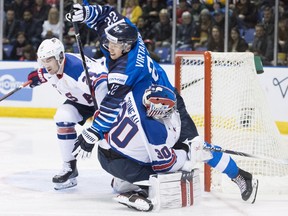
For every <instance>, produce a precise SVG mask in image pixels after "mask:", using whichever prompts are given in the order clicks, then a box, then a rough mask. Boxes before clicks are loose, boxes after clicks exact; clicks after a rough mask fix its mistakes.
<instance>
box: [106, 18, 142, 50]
mask: <svg viewBox="0 0 288 216" xmlns="http://www.w3.org/2000/svg"><path fill="white" fill-rule="evenodd" d="M137 39H138V31H137V29H136V28H135V27H133V26H131V25H129V24H128V23H126V22H121V23H118V24H115V25H112V26H109V27H108V28H106V29H105V38H104V40H102V45H103V46H104V48H105V49H108V42H112V43H115V44H120V45H122V49H123V50H126V48H127V47H132V46H133V45H134V44H135V43H136V42H137Z"/></svg>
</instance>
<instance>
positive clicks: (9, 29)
mask: <svg viewBox="0 0 288 216" xmlns="http://www.w3.org/2000/svg"><path fill="white" fill-rule="evenodd" d="M19 24H20V22H19V20H17V19H16V18H15V11H14V10H13V9H8V10H7V12H6V17H5V20H4V22H3V44H12V43H13V42H14V41H15V40H16V33H17V32H18V29H19Z"/></svg>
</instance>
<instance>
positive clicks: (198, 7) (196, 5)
mask: <svg viewBox="0 0 288 216" xmlns="http://www.w3.org/2000/svg"><path fill="white" fill-rule="evenodd" d="M191 5H192V9H191V14H192V18H193V20H194V22H196V23H198V22H199V20H200V14H201V11H202V10H203V9H206V6H205V5H204V4H201V2H200V0H191ZM208 11H209V10H208Z"/></svg>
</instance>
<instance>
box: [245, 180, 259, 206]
mask: <svg viewBox="0 0 288 216" xmlns="http://www.w3.org/2000/svg"><path fill="white" fill-rule="evenodd" d="M258 185H259V182H258V179H252V187H253V191H252V194H251V196H250V197H249V199H248V202H251V204H253V203H255V201H256V197H257V192H258Z"/></svg>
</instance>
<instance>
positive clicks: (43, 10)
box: [32, 0, 51, 23]
mask: <svg viewBox="0 0 288 216" xmlns="http://www.w3.org/2000/svg"><path fill="white" fill-rule="evenodd" d="M50 8H51V6H50V5H48V4H46V3H45V1H44V0H35V2H34V6H33V9H32V13H33V17H34V19H36V21H40V22H42V23H43V22H44V20H47V19H48V13H49V10H50Z"/></svg>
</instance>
